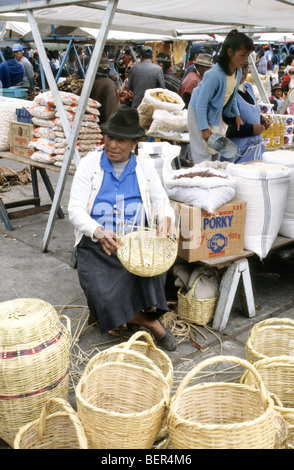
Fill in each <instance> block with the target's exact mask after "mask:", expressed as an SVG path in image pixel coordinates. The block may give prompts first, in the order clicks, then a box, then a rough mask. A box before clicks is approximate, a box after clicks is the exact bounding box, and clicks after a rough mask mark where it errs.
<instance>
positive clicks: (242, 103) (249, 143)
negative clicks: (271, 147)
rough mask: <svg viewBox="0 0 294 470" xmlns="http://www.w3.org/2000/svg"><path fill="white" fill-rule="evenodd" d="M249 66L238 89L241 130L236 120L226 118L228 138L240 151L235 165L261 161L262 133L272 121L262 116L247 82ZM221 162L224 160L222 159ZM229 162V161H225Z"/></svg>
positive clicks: (243, 70)
mask: <svg viewBox="0 0 294 470" xmlns="http://www.w3.org/2000/svg"><path fill="white" fill-rule="evenodd" d="M248 72H249V65H248V63H246V64H245V65H244V66H243V67H242V78H241V81H240V85H239V88H238V94H237V105H238V109H239V112H240V117H241V119H242V124H241V125H240V127H239V129H238V128H237V126H236V123H235V121H234V119H232V118H231V119H229V118H224V120H225V122H226V124H228V129H227V133H226V137H228V138H229V139H230V140H231V141H232V142H234V143H235V144H236V145H237V148H238V151H237V154H236V156H235V158H234V159H232V160H231V161H232V162H234V163H244V162H249V161H252V160H261V159H262V154H263V152H264V151H265V146H264V145H263V143H262V133H263V131H264V130H265V129H268V128H269V127H270V125H271V120H270V119H265V118H264V117H263V116H261V114H260V107H259V104H258V103H257V101H256V98H255V95H254V91H253V88H252V85H251V83H249V82H246V78H247V75H248ZM220 160H221V161H222V160H224V159H223V158H222V157H220ZM225 161H229V160H227V159H226V160H225Z"/></svg>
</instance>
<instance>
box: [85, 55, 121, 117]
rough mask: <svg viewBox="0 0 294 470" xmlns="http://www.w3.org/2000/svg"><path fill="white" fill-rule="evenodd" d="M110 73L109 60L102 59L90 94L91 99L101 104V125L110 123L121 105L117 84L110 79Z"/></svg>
mask: <svg viewBox="0 0 294 470" xmlns="http://www.w3.org/2000/svg"><path fill="white" fill-rule="evenodd" d="M109 71H110V66H109V61H108V59H107V58H102V59H101V60H100V63H99V66H98V69H97V74H96V77H95V81H94V83H93V87H92V90H91V93H90V98H93V100H96V101H99V103H100V104H101V107H100V108H99V111H100V117H99V118H100V123H101V124H103V123H104V122H107V121H108V118H109V116H110V115H111V113H112V112H113V111H114V109H115V108H116V107H117V106H118V105H119V99H118V96H117V91H116V88H115V84H114V82H113V80H111V78H109Z"/></svg>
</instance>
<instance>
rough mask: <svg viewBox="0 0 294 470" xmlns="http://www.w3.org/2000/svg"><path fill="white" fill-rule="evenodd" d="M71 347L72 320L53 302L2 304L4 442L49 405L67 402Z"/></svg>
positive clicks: (0, 413)
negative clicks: (56, 400) (52, 401)
mask: <svg viewBox="0 0 294 470" xmlns="http://www.w3.org/2000/svg"><path fill="white" fill-rule="evenodd" d="M61 319H64V320H65V322H66V326H64V325H63V323H62V322H61ZM70 344H71V334H70V322H69V319H68V318H67V317H66V316H60V317H59V316H58V315H57V312H56V310H55V309H54V307H53V306H51V305H50V304H49V303H47V302H44V301H43V300H40V299H34V298H29V299H15V300H12V301H6V302H2V303H0V437H1V438H2V439H3V440H4V441H5V442H7V443H8V444H9V445H13V441H14V438H15V435H16V433H17V432H18V430H19V428H20V427H22V426H23V425H25V424H27V423H29V422H31V421H33V420H34V419H36V418H37V417H39V415H40V413H41V410H42V408H43V406H44V404H45V403H46V402H47V400H49V399H50V398H52V397H59V398H63V399H67V396H68V369H69V357H70ZM53 411H54V407H53Z"/></svg>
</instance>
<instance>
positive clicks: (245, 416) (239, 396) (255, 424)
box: [167, 356, 276, 449]
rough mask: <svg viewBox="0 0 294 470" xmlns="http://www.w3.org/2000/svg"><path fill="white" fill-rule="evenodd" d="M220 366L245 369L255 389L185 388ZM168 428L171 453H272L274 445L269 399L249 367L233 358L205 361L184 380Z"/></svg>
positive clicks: (212, 384) (233, 385) (219, 384)
mask: <svg viewBox="0 0 294 470" xmlns="http://www.w3.org/2000/svg"><path fill="white" fill-rule="evenodd" d="M220 362H226V363H229V362H233V363H237V364H238V365H241V366H243V367H244V368H245V369H248V370H249V371H250V372H251V373H252V375H253V376H254V378H255V380H256V383H257V387H256V388H255V387H251V386H249V385H244V384H240V383H228V382H204V383H197V384H196V385H195V384H193V385H190V386H188V385H189V383H190V382H191V381H192V379H194V380H195V378H196V376H197V374H199V373H200V372H201V373H202V374H203V369H205V368H207V367H210V366H213V367H215V366H216V364H217V363H220ZM167 425H168V430H169V436H170V440H171V444H172V448H173V449H273V448H274V446H275V442H276V429H275V411H274V406H273V402H272V400H271V398H270V396H269V393H268V392H267V390H266V388H265V386H264V384H263V382H262V380H261V378H260V375H259V374H258V372H257V371H256V369H255V368H254V367H253V366H252V364H250V363H249V362H248V361H245V360H243V359H240V358H238V357H233V356H216V357H213V358H210V359H207V360H204V361H203V362H201V363H200V364H198V365H197V366H196V367H194V368H193V369H192V370H191V371H190V372H189V373H188V374H187V375H186V377H185V378H184V379H183V381H182V382H181V384H180V386H179V388H178V390H177V392H176V394H175V395H174V397H173V398H172V399H171V405H170V410H169V414H168V418H167Z"/></svg>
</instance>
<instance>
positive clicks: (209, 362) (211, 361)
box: [174, 356, 270, 407]
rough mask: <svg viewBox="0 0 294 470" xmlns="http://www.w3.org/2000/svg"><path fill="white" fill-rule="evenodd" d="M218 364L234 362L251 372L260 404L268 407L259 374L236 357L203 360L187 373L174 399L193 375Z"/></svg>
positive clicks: (217, 357)
mask: <svg viewBox="0 0 294 470" xmlns="http://www.w3.org/2000/svg"><path fill="white" fill-rule="evenodd" d="M218 362H234V363H236V364H239V365H241V366H243V367H244V368H246V369H249V370H250V372H252V374H253V376H254V377H255V380H256V383H257V385H258V387H259V389H260V393H261V399H262V403H263V405H264V407H267V406H268V403H269V402H270V397H269V394H268V392H267V390H266V388H265V386H264V384H263V381H262V379H261V377H260V375H259V373H258V372H257V370H256V369H255V367H254V366H253V365H252V364H251V363H250V362H248V361H246V360H245V359H241V358H240V357H236V356H214V357H212V358H209V359H205V360H204V361H202V362H200V363H199V364H197V365H196V366H195V367H194V368H193V369H192V370H191V371H190V372H188V374H187V375H186V377H185V378H184V379H183V380H182V382H181V383H180V385H179V387H178V390H177V391H176V393H175V395H174V399H176V398H177V397H178V396H179V395H180V394H181V393H182V392H183V390H184V389H185V387H186V386H187V385H188V383H189V382H190V380H191V379H192V378H193V377H194V376H195V375H197V374H198V373H199V372H200V371H201V370H202V369H204V368H205V367H207V366H210V365H213V364H216V363H218Z"/></svg>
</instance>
